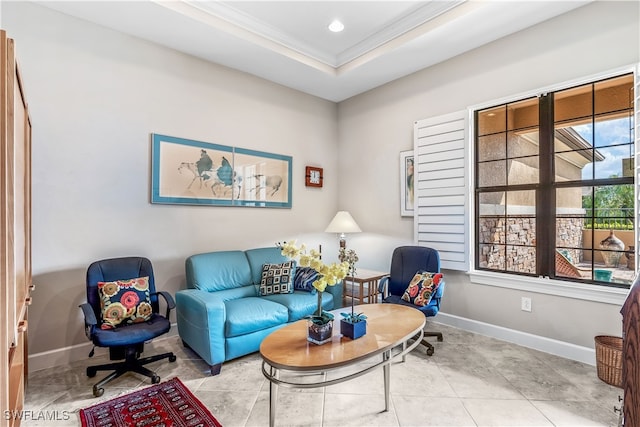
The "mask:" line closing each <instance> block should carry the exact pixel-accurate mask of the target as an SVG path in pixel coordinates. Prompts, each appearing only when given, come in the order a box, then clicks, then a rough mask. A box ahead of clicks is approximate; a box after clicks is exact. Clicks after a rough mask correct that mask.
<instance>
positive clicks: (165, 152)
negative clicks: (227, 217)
mask: <svg viewBox="0 0 640 427" xmlns="http://www.w3.org/2000/svg"><path fill="white" fill-rule="evenodd" d="M151 139H152V150H151V158H152V161H151V203H164V204H187V205H214V206H254V207H268V208H291V205H292V200H291V194H292V191H291V176H292V158H291V156H285V155H281V154H273V153H267V152H263V151H256V150H250V149H246V148H239V147H231V146H226V145H219V144H214V143H210V142H203V141H195V140H191V139H184V138H178V137H173V136H167V135H159V134H151Z"/></svg>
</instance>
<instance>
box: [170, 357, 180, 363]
mask: <svg viewBox="0 0 640 427" xmlns="http://www.w3.org/2000/svg"><path fill="white" fill-rule="evenodd" d="M177 359H178V358H177V357H176V356H169V362H171V363H173V362H175V361H176V360H177Z"/></svg>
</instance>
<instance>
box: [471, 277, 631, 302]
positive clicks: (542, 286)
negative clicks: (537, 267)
mask: <svg viewBox="0 0 640 427" xmlns="http://www.w3.org/2000/svg"><path fill="white" fill-rule="evenodd" d="M468 274H469V278H470V280H471V283H479V284H482V285H489V286H498V287H501V288H509V289H517V290H521V291H528V292H535V293H539V294H547V295H556V296H560V297H566V298H574V299H582V300H586V301H595V302H602V303H605V304H613V305H618V306H621V305H622V304H623V303H624V300H625V299H626V298H627V294H628V293H629V289H624V288H609V287H606V286H598V285H590V284H582V283H574V282H564V281H561V280H551V279H548V278H544V277H525V276H518V275H515V274H513V275H512V274H504V273H492V272H489V271H471V272H469V273H468Z"/></svg>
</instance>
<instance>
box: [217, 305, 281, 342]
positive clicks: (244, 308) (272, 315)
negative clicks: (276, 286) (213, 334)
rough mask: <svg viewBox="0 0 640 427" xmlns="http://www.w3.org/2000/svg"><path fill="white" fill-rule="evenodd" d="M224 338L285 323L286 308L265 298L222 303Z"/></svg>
mask: <svg viewBox="0 0 640 427" xmlns="http://www.w3.org/2000/svg"><path fill="white" fill-rule="evenodd" d="M224 305H225V309H226V313H227V318H226V321H225V336H226V337H235V336H238V335H244V334H249V333H251V332H256V331H260V330H263V329H267V328H270V327H272V326H276V325H280V324H283V323H286V322H287V320H288V318H289V313H288V311H287V308H286V307H285V306H283V305H281V304H278V303H277V302H274V301H270V300H268V299H265V298H258V297H248V298H240V299H234V300H231V301H226V302H225V303H224Z"/></svg>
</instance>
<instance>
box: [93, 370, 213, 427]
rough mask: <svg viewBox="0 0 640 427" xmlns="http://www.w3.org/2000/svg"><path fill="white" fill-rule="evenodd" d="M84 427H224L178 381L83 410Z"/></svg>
mask: <svg viewBox="0 0 640 427" xmlns="http://www.w3.org/2000/svg"><path fill="white" fill-rule="evenodd" d="M80 421H81V422H82V427H222V424H220V423H219V422H218V420H216V419H215V417H214V416H213V415H212V414H211V412H209V410H208V409H207V408H205V406H204V405H203V404H202V402H200V401H199V400H198V399H197V398H196V397H195V396H194V395H193V393H191V391H190V390H189V389H188V388H187V387H186V386H185V385H184V384H183V383H182V381H180V380H179V379H178V378H173V379H171V380H169V381H166V382H164V383H161V384H156V385H153V386H151V387H147V388H144V389H142V390H138V391H134V392H133V393H129V394H125V395H124V396H120V397H116V398H114V399H111V400H107V401H106V402H102V403H98V404H97V405H93V406H90V407H88V408H86V409H81V410H80Z"/></svg>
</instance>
